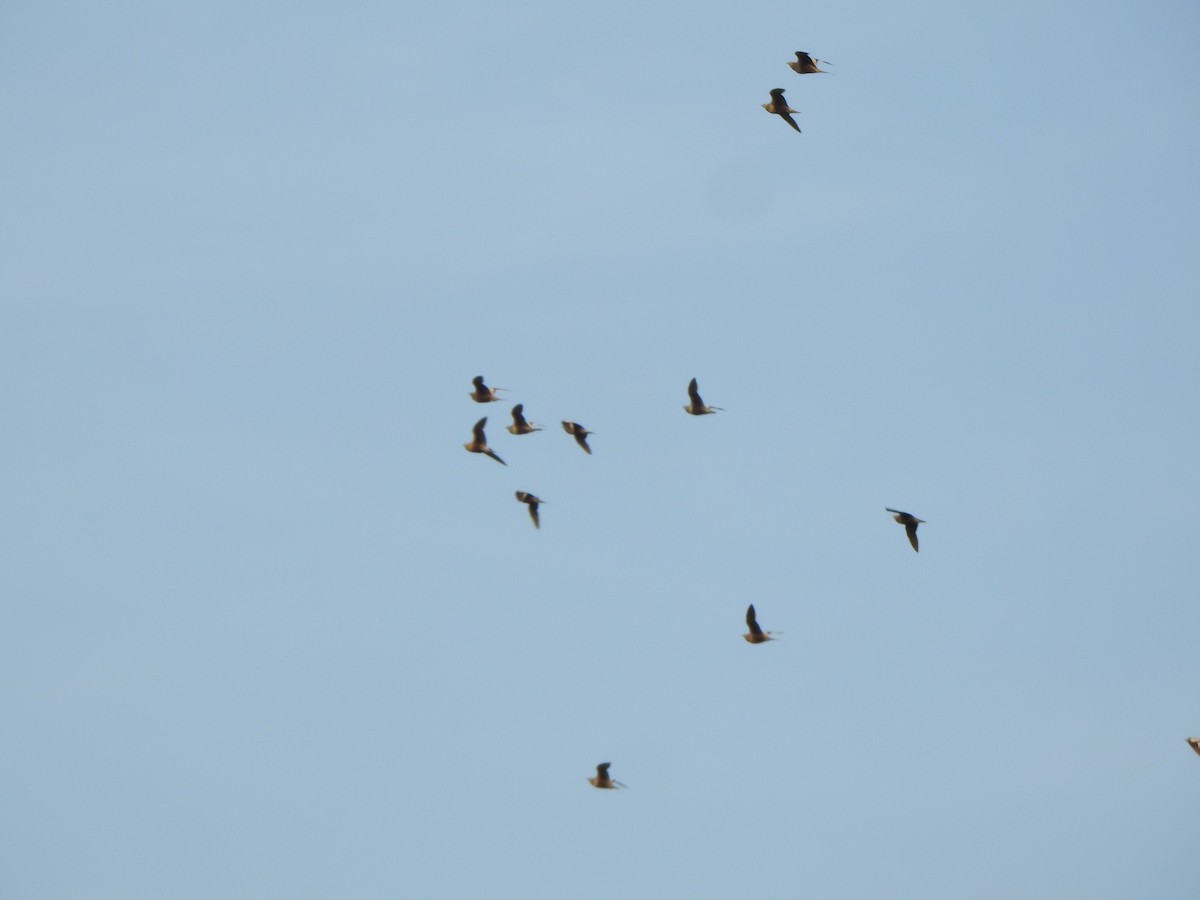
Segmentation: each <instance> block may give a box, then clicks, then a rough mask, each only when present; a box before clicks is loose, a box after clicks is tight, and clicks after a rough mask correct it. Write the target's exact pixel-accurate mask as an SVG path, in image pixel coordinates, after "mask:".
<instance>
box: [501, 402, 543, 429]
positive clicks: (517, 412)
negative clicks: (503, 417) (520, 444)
mask: <svg viewBox="0 0 1200 900" xmlns="http://www.w3.org/2000/svg"><path fill="white" fill-rule="evenodd" d="M524 411H525V404H524V403H518V404H517V405H516V406H514V407H513V408H512V417H513V423H512V424H511V425H507V426H505V427H506V428H508V430H509V433H511V434H529V433H530V432H533V431H541V430H542V429H540V428H537V427H535V426H533V425H530V424H529V423H528V422H526V421H525V415H524Z"/></svg>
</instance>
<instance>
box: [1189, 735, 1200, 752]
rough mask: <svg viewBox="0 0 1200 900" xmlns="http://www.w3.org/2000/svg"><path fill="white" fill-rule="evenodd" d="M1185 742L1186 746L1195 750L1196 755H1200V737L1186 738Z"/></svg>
mask: <svg viewBox="0 0 1200 900" xmlns="http://www.w3.org/2000/svg"><path fill="white" fill-rule="evenodd" d="M1187 742H1188V746H1189V747H1191V748H1192V749H1193V750H1195V751H1196V754H1197V755H1200V738H1188V739H1187Z"/></svg>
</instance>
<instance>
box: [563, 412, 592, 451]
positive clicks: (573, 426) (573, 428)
mask: <svg viewBox="0 0 1200 900" xmlns="http://www.w3.org/2000/svg"><path fill="white" fill-rule="evenodd" d="M562 427H563V431H565V432H566V433H567V434H569V435H573V436H574V438H575V443H577V444H578V445H579V446H580V447H582V448H583V451H584V452H585V453H587V454H588V456H591V455H592V448H591V447H589V446H588V442H587V436H588V435H589V434H595V432H594V431H588V430H587V429H586V428H584V427H583V426H582V425H580V424H579V423H578V422H568V421H566V420H563V423H562Z"/></svg>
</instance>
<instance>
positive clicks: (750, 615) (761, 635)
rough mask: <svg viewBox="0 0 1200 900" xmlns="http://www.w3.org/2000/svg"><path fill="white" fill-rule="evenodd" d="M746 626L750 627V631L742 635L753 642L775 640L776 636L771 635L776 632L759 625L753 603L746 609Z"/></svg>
mask: <svg viewBox="0 0 1200 900" xmlns="http://www.w3.org/2000/svg"><path fill="white" fill-rule="evenodd" d="M746 627H747V628H749V629H750V633H749V634H743V635H742V637H744V638H745V639H746V640H747V641H748V642H750V643H751V644H762V643H765V642H766V641H773V640H775V638H773V637H771V635H773V634H774V633H775V632H773V631H763V630H762V629H761V628H760V627H759V626H758V617H757V616H755V615H754V604H753V603H751V604H750V606H749V607H747V609H746Z"/></svg>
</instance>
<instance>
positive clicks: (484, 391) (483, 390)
mask: <svg viewBox="0 0 1200 900" xmlns="http://www.w3.org/2000/svg"><path fill="white" fill-rule="evenodd" d="M471 384H473V385H475V390H473V391H471V399H472V400H474V401H475V402H476V403H495V402H496V401H498V400H499V399H500V398H499V397H497V396H496V391H503V390H504V388H490V387H488V386H487V385H486V384H484V383H483V376H482V375H476V376H475V377H474V378H472V379H471Z"/></svg>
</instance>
